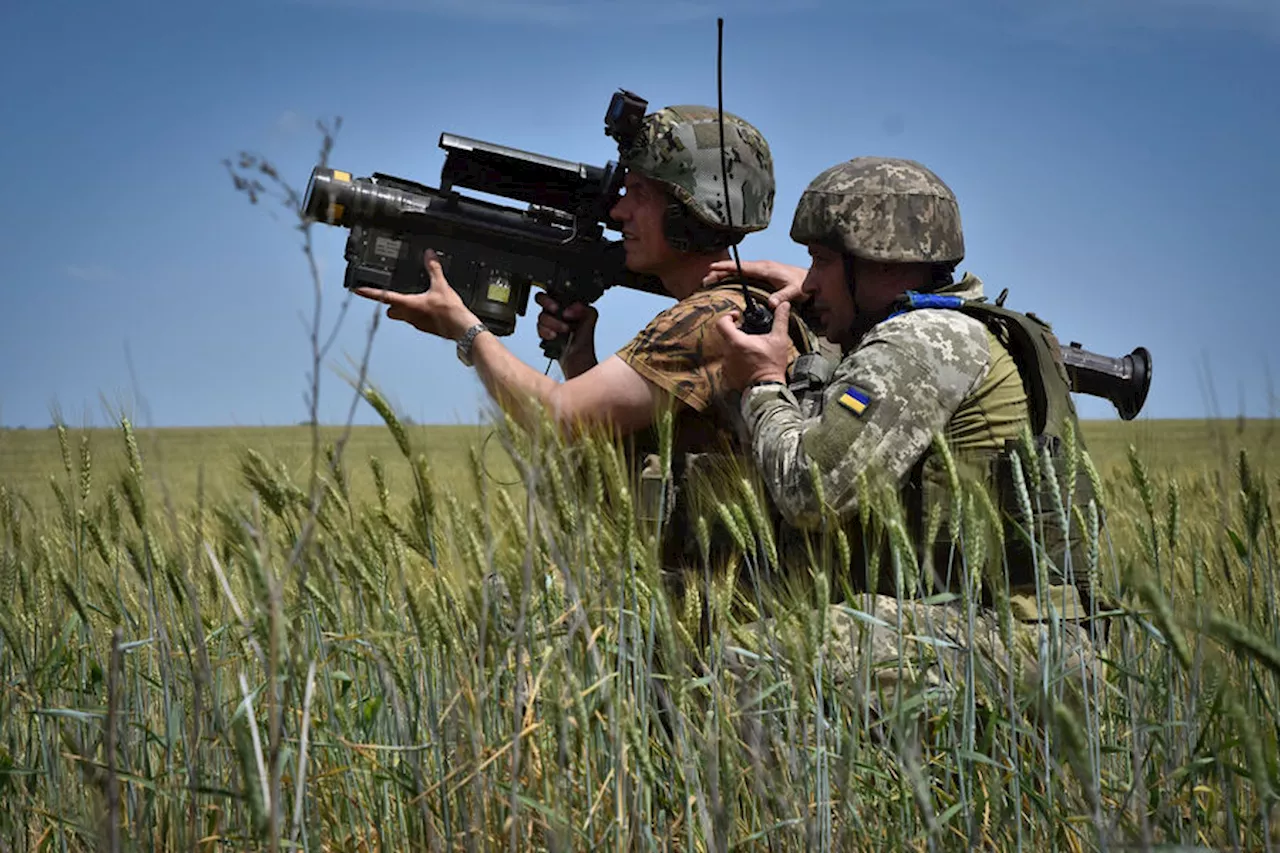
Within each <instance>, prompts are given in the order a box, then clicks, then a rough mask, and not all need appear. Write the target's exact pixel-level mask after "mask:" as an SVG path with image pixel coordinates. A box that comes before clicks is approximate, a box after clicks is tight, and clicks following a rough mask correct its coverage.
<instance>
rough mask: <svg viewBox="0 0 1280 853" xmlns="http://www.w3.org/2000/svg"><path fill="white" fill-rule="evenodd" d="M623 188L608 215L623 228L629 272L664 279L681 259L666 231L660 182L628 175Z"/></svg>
mask: <svg viewBox="0 0 1280 853" xmlns="http://www.w3.org/2000/svg"><path fill="white" fill-rule="evenodd" d="M623 188H624V189H625V193H624V194H623V196H622V198H620V199H619V200H618V203H617V204H615V205H614V206H613V209H612V210H611V211H609V215H610V216H612V217H613V218H614V219H616V220H618V223H619V224H620V225H621V226H622V245H623V248H624V249H625V250H626V254H627V269H629V270H631V271H632V272H637V273H646V274H649V275H657V276H661V275H662V273H663V271H664V270H666V269H668V268H670V266H671V264H672V262H673V261H676V260H678V259H679V253H678V252H676V250H675V249H673V248H672V247H671V244H670V243H668V242H667V236H666V234H665V233H664V232H663V220H664V218H665V216H666V211H667V195H666V193H665V192H664V191H663V189H662V185H661V184H659V183H658V182H656V181H653V180H650V179H649V178H646V177H644V176H643V175H637V174H634V173H631V172H628V173H627V176H626V179H625V180H624V182H623Z"/></svg>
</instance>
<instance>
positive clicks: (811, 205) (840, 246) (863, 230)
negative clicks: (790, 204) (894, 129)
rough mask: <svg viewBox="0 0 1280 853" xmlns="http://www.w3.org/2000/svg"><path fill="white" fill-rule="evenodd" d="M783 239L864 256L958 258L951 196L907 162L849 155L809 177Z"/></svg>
mask: <svg viewBox="0 0 1280 853" xmlns="http://www.w3.org/2000/svg"><path fill="white" fill-rule="evenodd" d="M791 239H792V240H795V241H796V242H797V243H805V244H809V243H819V244H822V245H825V246H830V247H831V248H833V249H836V250H838V251H840V252H844V253H847V254H850V255H853V256H854V257H858V258H863V259H865V260H868V261H882V262H887V263H913V262H914V263H945V262H954V261H959V260H961V259H962V258H963V257H964V234H963V232H962V231H961V229H960V207H959V205H958V204H957V203H956V197H955V194H954V193H952V192H951V188H950V187H948V186H947V185H946V184H945V183H943V182H942V179H941V178H939V177H938V176H937V175H935V174H934V173H933V172H931V171H929V170H928V169H926V168H925V167H924V166H921V165H920V164H919V163H917V162H915V161H914V160H900V159H893V158H888V157H855V158H854V159H852V160H849V161H846V162H844V163H840V164H838V165H835V166H832V167H831V168H830V169H827V170H826V171H825V172H823V173H822V174H820V175H818V177H816V178H814V179H813V181H812V182H810V184H809V186H808V187H807V188H806V189H805V191H804V193H803V194H802V195H801V196H800V203H799V204H797V205H796V214H795V218H794V219H792V221H791Z"/></svg>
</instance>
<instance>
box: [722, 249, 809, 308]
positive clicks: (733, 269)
mask: <svg viewBox="0 0 1280 853" xmlns="http://www.w3.org/2000/svg"><path fill="white" fill-rule="evenodd" d="M710 269H711V272H709V273H708V274H707V277H706V278H704V279H703V280H702V283H703V284H714V283H715V282H717V281H723V280H724V279H726V278H728V277H729V276H734V275H737V274H738V265H737V264H736V263H734V262H733V261H714V262H713V263H712V264H711V267H710ZM742 274H743V275H744V276H746V277H747V278H750V279H755V280H757V281H762V282H764V283H765V284H767V285H769V287H771V288H772V289H773V293H772V294H770V295H769V307H770V308H771V309H776V308H777V307H778V306H779V305H781V304H782V303H783V302H804V301H805V300H807V299H808V298H809V296H808V294H806V293H804V292H803V290H802V288H803V287H804V277H805V276H806V275H808V274H809V270H807V269H806V268H804V267H797V266H792V265H791V264H781V263H778V262H777V261H743V262H742Z"/></svg>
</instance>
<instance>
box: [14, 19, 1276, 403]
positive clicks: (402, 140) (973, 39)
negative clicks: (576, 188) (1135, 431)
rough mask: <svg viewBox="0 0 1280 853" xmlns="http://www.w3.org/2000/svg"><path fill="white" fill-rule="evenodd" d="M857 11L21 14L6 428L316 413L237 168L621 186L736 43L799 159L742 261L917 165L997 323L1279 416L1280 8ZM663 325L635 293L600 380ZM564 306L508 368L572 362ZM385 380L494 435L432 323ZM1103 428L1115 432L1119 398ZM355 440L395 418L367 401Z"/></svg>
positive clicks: (1153, 397) (737, 97)
mask: <svg viewBox="0 0 1280 853" xmlns="http://www.w3.org/2000/svg"><path fill="white" fill-rule="evenodd" d="M108 6H109V7H110V8H108ZM859 6H868V4H854V3H847V2H843V0H836V1H835V2H817V0H813V1H812V2H800V3H793V4H790V5H788V4H786V3H783V2H755V1H754V0H742V2H736V3H733V2H700V0H650V2H649V3H648V4H647V5H642V4H635V3H622V2H614V0H597V2H590V3H588V2H580V0H545V2H539V0H532V2H515V0H419V2H411V0H258V2H253V3H250V2H244V0H226V2H221V3H216V4H211V3H186V2H180V3H173V2H168V3H161V2H145V3H144V2H136V0H120V2H113V3H111V4H96V3H85V2H80V3H72V2H60V0H49V1H48V2H45V3H40V4H36V3H20V4H11V5H10V6H9V7H8V8H7V9H6V12H5V16H4V21H5V24H6V31H7V35H8V36H9V37H8V38H7V39H6V50H5V52H4V53H3V54H0V63H3V72H4V74H3V76H4V79H5V80H7V81H9V82H8V84H7V85H6V86H5V87H4V88H3V91H2V92H0V99H2V101H0V106H2V108H3V115H4V116H5V117H6V118H5V122H4V129H3V130H2V131H0V163H4V164H5V165H7V167H8V168H9V180H8V181H7V182H6V193H7V196H8V198H7V203H6V204H5V205H3V207H2V208H0V225H2V227H0V252H2V253H3V257H4V258H5V259H6V264H5V267H6V269H5V272H4V274H3V275H4V284H3V294H4V297H3V298H4V308H3V311H0V364H2V365H3V369H2V370H0V424H2V425H7V426H19V425H25V426H28V427H32V426H40V425H44V424H48V423H49V422H50V418H51V412H52V411H53V410H54V409H55V408H56V409H57V410H58V411H60V412H61V415H62V417H63V418H65V419H66V420H67V421H68V422H69V423H71V424H73V425H80V424H94V425H103V424H106V423H109V419H108V410H110V411H112V412H116V411H120V410H123V411H126V412H129V413H131V414H132V416H133V417H134V418H135V419H136V420H137V421H138V422H139V423H141V424H144V425H154V426H178V425H221V424H229V425H259V424H285V423H296V422H298V421H301V420H303V419H305V418H306V416H307V405H306V402H305V399H304V395H305V392H306V389H307V384H308V382H307V371H308V369H309V366H310V344H309V342H308V336H307V325H308V322H309V320H308V318H309V317H310V314H311V312H312V310H313V288H312V285H311V282H310V279H309V277H308V273H307V268H306V264H305V259H304V257H303V255H302V253H301V252H300V249H299V246H300V243H299V235H298V234H297V233H296V232H295V231H293V230H291V228H290V223H289V222H288V221H287V219H286V217H285V215H284V212H283V211H280V212H278V213H277V212H275V211H274V210H273V209H271V208H269V207H264V206H263V205H259V206H257V207H254V206H251V205H250V204H249V203H248V201H247V199H246V198H245V197H244V196H243V195H241V194H239V193H237V192H235V191H234V190H233V188H232V186H231V181H230V179H229V177H228V175H227V173H226V171H225V169H224V167H223V166H222V164H221V161H222V159H223V158H226V157H234V156H235V155H236V153H237V152H239V151H241V150H249V151H253V152H255V153H258V154H261V155H263V156H265V157H267V158H268V159H269V160H271V161H272V162H274V163H275V164H276V165H277V166H278V167H279V168H280V170H281V171H282V173H283V174H284V175H285V177H286V178H287V179H288V180H290V181H291V182H292V183H293V184H295V185H296V186H298V187H301V186H302V185H303V184H305V181H306V177H307V175H308V174H309V172H310V168H311V165H312V164H313V162H314V160H315V156H316V150H317V146H318V143H319V134H318V132H317V131H316V130H315V126H314V122H315V120H316V119H321V118H324V119H327V118H331V117H333V116H341V117H342V118H343V128H342V130H341V132H340V134H339V136H338V139H337V143H336V147H335V149H334V152H333V156H332V164H333V165H335V166H337V167H339V168H342V169H346V170H348V171H351V172H353V173H355V174H356V175H361V176H363V175H368V174H370V173H372V172H374V171H381V172H389V173H391V174H396V175H401V176H404V177H408V178H413V179H416V180H419V181H422V182H424V183H427V184H433V185H434V184H435V183H436V182H437V180H438V177H439V171H440V165H441V163H442V156H443V152H441V151H440V149H439V148H438V147H437V145H436V141H437V138H438V136H439V134H440V132H441V131H449V132H452V133H458V134H461V135H465V136H473V137H479V138H481V139H486V140H490V141H493V142H500V143H503V144H507V145H511V146H514V147H517V148H523V149H526V150H531V151H536V152H540V153H545V154H551V155H555V156H559V157H562V158H565V159H570V160H576V161H583V162H588V163H594V164H598V165H602V164H603V163H604V162H605V161H606V160H608V159H611V158H612V157H614V156H615V155H616V150H615V149H614V148H613V147H612V143H611V141H610V140H609V139H607V138H606V137H605V136H604V134H603V132H602V123H601V118H602V116H603V113H604V109H605V106H606V104H607V103H608V100H609V97H610V95H611V93H612V92H613V91H614V90H615V89H617V88H619V87H625V88H628V89H631V90H633V91H635V92H637V93H639V94H640V95H642V96H643V97H645V98H647V99H648V100H649V101H650V103H651V105H653V106H655V107H656V106H660V105H663V104H669V103H707V104H714V103H715V97H716V88H715V86H716V80H715V69H716V64H715V63H716V55H715V47H716V24H715V18H716V16H717V15H723V16H724V17H725V58H724V70H725V84H724V93H725V95H724V96H725V107H726V109H729V110H731V111H733V112H736V113H738V114H739V115H741V116H743V117H745V118H747V119H748V120H749V121H751V122H753V123H754V124H756V125H757V126H758V127H759V128H760V129H761V130H762V131H763V132H764V133H765V135H766V136H767V137H768V139H769V141H770V144H771V145H772V148H773V153H774V158H775V161H776V166H777V180H778V195H777V207H776V210H775V217H774V222H773V225H772V226H771V227H770V229H769V230H768V231H766V232H764V233H762V234H759V235H755V236H753V237H750V238H748V240H747V241H746V242H745V243H743V245H742V247H741V250H742V256H743V257H744V258H766V257H768V258H775V259H778V260H783V261H789V262H792V263H801V264H802V263H804V262H805V254H804V251H803V249H802V248H801V247H799V246H797V245H795V244H794V243H792V242H791V241H790V240H789V238H788V236H787V231H788V228H789V226H790V218H791V211H792V210H793V208H794V205H795V202H796V200H797V199H798V197H799V195H800V192H801V191H802V190H803V188H804V186H805V184H806V183H807V182H808V181H809V180H810V179H811V178H812V177H814V176H815V175H816V174H817V173H818V172H820V171H821V170H822V169H824V168H826V167H827V166H830V165H832V164H834V163H836V162H838V161H841V160H845V159H848V158H849V157H853V156H857V155H862V154H876V155H886V156H904V157H911V158H914V159H918V160H920V161H921V162H923V163H925V164H926V165H928V166H930V167H931V168H933V169H934V170H935V171H936V172H938V173H939V174H940V175H941V176H942V177H943V178H944V179H945V180H946V181H947V182H948V183H949V184H950V185H951V186H952V188H953V189H954V190H955V191H956V193H957V195H958V196H959V198H960V203H961V211H962V216H963V219H964V225H965V230H966V242H967V245H968V257H967V258H966V260H965V262H964V264H963V265H962V268H963V269H967V270H970V271H972V272H974V273H976V274H977V275H979V276H980V277H981V278H983V280H984V281H985V282H986V284H987V288H988V292H989V294H990V295H993V296H994V295H995V294H997V293H999V292H1000V290H1001V289H1002V288H1004V287H1008V288H1009V291H1010V297H1009V302H1008V304H1009V305H1010V306H1011V307H1014V308H1020V309H1022V310H1033V311H1035V312H1036V313H1038V314H1039V315H1041V316H1043V317H1045V318H1046V319H1049V320H1050V321H1051V322H1052V323H1053V324H1054V327H1055V330H1056V331H1057V332H1058V334H1059V336H1060V337H1061V338H1062V339H1063V340H1064V341H1068V340H1077V341H1080V342H1082V343H1083V344H1084V345H1085V346H1086V347H1088V348H1090V349H1093V350H1095V351H1098V352H1103V353H1107V354H1113V355H1119V354H1123V353H1127V352H1129V351H1130V350H1131V349H1133V348H1134V347H1135V346H1137V345H1139V344H1141V345H1144V346H1146V347H1148V348H1149V349H1150V350H1151V351H1152V353H1153V356H1154V361H1155V372H1154V376H1155V379H1154V382H1153V387H1152V389H1151V394H1150V397H1149V398H1148V403H1147V408H1146V410H1145V411H1144V417H1150V418H1167V417H1201V416H1204V415H1206V414H1213V413H1218V414H1222V415H1224V416H1234V415H1236V414H1238V413H1240V412H1243V413H1244V414H1246V415H1247V416H1250V417H1260V416H1267V415H1269V414H1272V413H1273V410H1274V409H1275V406H1276V403H1277V402H1280V400H1277V398H1276V396H1275V394H1276V390H1275V389H1273V388H1272V387H1271V384H1270V383H1271V374H1272V371H1276V370H1280V359H1277V355H1280V347H1277V346H1276V345H1275V344H1274V343H1273V340H1274V338H1273V327H1274V325H1275V324H1276V323H1277V318H1280V288H1277V286H1276V285H1275V284H1274V283H1273V279H1274V278H1275V262H1274V261H1273V260H1272V255H1273V253H1274V250H1275V247H1276V246H1277V245H1280V235H1278V234H1277V231H1278V230H1280V229H1278V226H1280V215H1278V214H1277V208H1276V205H1277V200H1278V199H1280V161H1278V159H1277V151H1280V99H1277V97H1276V95H1275V85H1276V81H1277V80H1280V11H1277V8H1280V7H1277V4H1275V3H1274V2H1273V0H1231V2H1221V0H1214V2H1210V0H1109V2H1102V0H1096V2H1095V0H1072V2H1061V3H1050V2H1047V0H1040V2H1012V0H1009V1H1008V2H1006V0H976V2H971V3H966V4H959V3H955V2H950V0H905V2H899V3H896V4H892V5H890V4H880V6H879V7H878V8H865V9H859V8H858V7H859ZM962 6H963V8H962ZM642 10H644V11H642ZM345 234H346V232H345V231H343V230H341V229H337V228H328V227H323V226H317V227H316V229H315V238H316V243H315V247H316V252H317V255H318V257H319V259H320V261H321V263H322V273H323V289H322V290H323V294H324V306H323V311H324V315H323V316H324V318H325V328H326V330H327V329H328V328H329V327H330V326H331V324H332V322H333V320H334V318H335V316H336V313H337V308H338V305H339V304H340V302H341V300H342V298H343V296H344V294H343V290H342V287H341V276H342V269H343V263H344V262H343V260H342V247H343V241H344V239H345ZM664 304H666V303H664V302H663V301H662V300H660V299H659V298H657V297H652V296H647V295H643V294H637V293H632V292H626V291H622V290H617V289H615V290H613V291H610V292H609V293H607V294H606V295H605V296H604V298H602V299H601V301H600V303H599V307H600V309H601V312H602V320H601V324H600V329H599V331H598V335H597V347H598V350H599V352H600V353H601V355H602V357H603V356H604V355H606V354H608V353H610V352H612V351H614V350H616V349H617V348H619V347H620V346H621V345H623V344H624V343H625V342H626V341H627V340H628V339H629V338H630V337H631V336H632V335H633V334H635V332H637V331H638V330H639V329H640V328H641V327H642V326H643V324H644V322H645V321H647V319H649V318H650V317H652V316H653V314H655V313H656V312H657V311H659V310H661V308H662V307H663V305H664ZM534 308H535V312H536V306H534ZM375 310H376V307H375V306H374V305H373V304H372V303H367V302H364V301H358V302H357V303H355V304H353V305H352V307H351V311H350V312H349V314H348V315H347V317H346V320H345V322H344V324H343V326H342V327H341V329H340V330H339V332H338V337H337V341H336V343H335V345H334V348H333V350H332V352H331V355H330V357H329V359H328V360H327V362H326V364H325V368H324V370H323V387H322V392H321V401H320V413H321V418H322V420H324V421H327V422H341V420H342V419H343V418H344V417H345V415H346V412H347V409H348V407H349V405H350V399H351V391H350V388H349V386H347V385H346V384H345V383H344V381H343V380H342V378H341V377H340V376H339V375H338V372H339V371H343V370H347V369H349V367H348V360H349V359H357V358H358V357H359V355H360V353H361V352H362V350H363V347H364V343H365V338H366V333H367V329H368V324H369V321H370V318H371V315H372V313H373V312H374V311H375ZM535 312H531V314H530V316H528V317H526V318H524V319H523V320H522V322H521V325H520V326H519V328H518V329H517V331H516V333H515V335H513V336H512V337H510V338H508V339H507V342H508V343H509V345H510V346H511V347H512V349H513V350H514V351H515V352H516V353H517V354H519V355H520V356H521V357H522V358H524V359H525V360H526V361H527V362H529V363H531V364H533V365H535V366H536V367H538V369H543V368H545V366H546V361H545V360H544V359H542V358H541V353H540V352H539V350H538V346H537V336H536V332H535V330H534V317H533V313H535ZM554 371H555V369H554V368H553V372H554ZM370 375H371V378H372V379H373V380H374V381H375V382H376V383H378V384H379V385H380V386H381V387H382V388H383V389H384V390H385V391H386V393H387V394H388V396H389V397H390V398H391V399H392V400H393V402H394V403H395V404H396V405H397V406H398V407H399V409H400V410H401V411H403V412H404V413H405V414H407V415H408V416H410V417H412V418H414V419H415V420H417V421H419V422H424V423H458V422H468V423H470V422H475V421H476V420H477V419H478V418H479V417H480V416H481V413H482V409H483V400H484V397H483V392H482V390H481V388H480V385H479V382H478V381H477V380H476V379H475V377H474V375H473V374H472V373H471V372H470V371H468V370H467V369H465V368H463V367H462V366H461V365H460V364H459V363H458V362H457V360H456V359H455V358H454V354H453V345H452V344H451V343H448V342H445V341H441V340H439V339H435V338H429V337H427V336H424V335H421V334H420V333H418V332H416V331H414V330H413V329H411V328H409V327H408V326H406V325H404V324H399V323H391V322H386V321H384V322H383V323H382V325H381V327H380V329H379V330H378V333H377V335H376V337H375V340H374V344H373V354H372V359H371V362H370ZM1206 377H1207V381H1206ZM1210 389H1212V392H1213V396H1212V397H1211V396H1210V393H1209V392H1210ZM1215 400H1216V402H1215ZM1078 403H1079V406H1080V409H1081V412H1082V414H1083V415H1085V416H1086V417H1104V418H1105V417H1114V411H1113V410H1112V409H1111V407H1110V405H1109V404H1107V403H1105V402H1103V401H1099V400H1095V399H1088V398H1078ZM357 420H358V422H362V423H372V422H376V416H375V415H374V414H373V412H372V411H371V410H369V409H368V407H362V408H360V409H359V410H358V413H357Z"/></svg>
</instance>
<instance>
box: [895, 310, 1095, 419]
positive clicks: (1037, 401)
mask: <svg viewBox="0 0 1280 853" xmlns="http://www.w3.org/2000/svg"><path fill="white" fill-rule="evenodd" d="M919 308H951V309H955V310H959V311H961V312H963V313H965V314H967V315H969V316H970V317H973V318H974V319H975V320H978V321H979V322H981V323H982V324H983V325H984V326H986V327H987V328H988V329H990V330H991V331H992V332H993V333H994V334H995V335H996V336H997V337H999V338H1000V339H1001V341H1002V342H1004V343H1005V344H1006V345H1007V346H1008V347H1009V353H1010V355H1012V356H1013V360H1014V362H1016V363H1017V365H1018V371H1019V373H1021V374H1022V383H1023V385H1024V386H1025V387H1026V389H1027V401H1028V403H1029V404H1030V407H1031V426H1032V431H1033V433H1034V434H1035V435H1037V436H1040V435H1044V434H1046V433H1047V434H1050V435H1054V436H1056V435H1057V434H1058V431H1059V430H1060V429H1061V426H1062V423H1063V421H1064V420H1065V419H1066V418H1067V417H1069V416H1072V415H1074V414H1075V404H1074V403H1072V401H1071V383H1070V380H1069V379H1068V378H1067V373H1066V367H1065V366H1064V365H1063V363H1062V351H1061V349H1060V348H1059V345H1058V339H1057V338H1056V337H1054V335H1053V333H1052V331H1051V330H1050V327H1049V324H1048V323H1045V322H1044V321H1043V320H1041V319H1040V318H1039V317H1036V316H1035V315H1033V314H1023V313H1021V312H1018V311H1013V310H1011V309H1009V308H1005V307H1003V306H1000V305H995V304H993V303H991V302H987V301H986V300H980V299H964V298H963V297H960V296H951V295H947V294H938V293H917V292H915V291H907V293H905V294H903V297H902V298H901V299H900V300H899V301H898V303H897V304H896V305H895V309H896V310H895V311H894V312H893V314H891V315H890V316H895V315H897V314H901V313H904V312H906V311H912V310H916V309H919Z"/></svg>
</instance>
